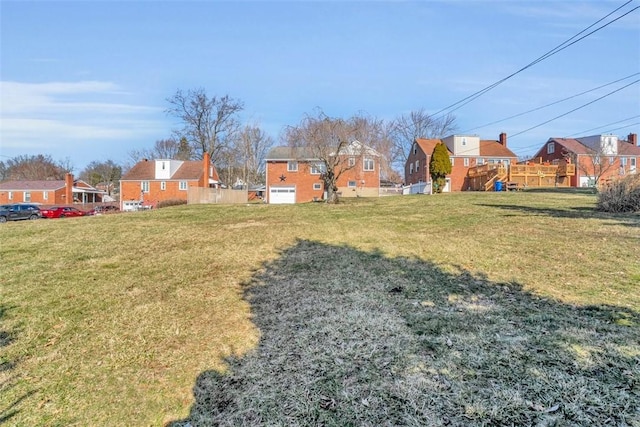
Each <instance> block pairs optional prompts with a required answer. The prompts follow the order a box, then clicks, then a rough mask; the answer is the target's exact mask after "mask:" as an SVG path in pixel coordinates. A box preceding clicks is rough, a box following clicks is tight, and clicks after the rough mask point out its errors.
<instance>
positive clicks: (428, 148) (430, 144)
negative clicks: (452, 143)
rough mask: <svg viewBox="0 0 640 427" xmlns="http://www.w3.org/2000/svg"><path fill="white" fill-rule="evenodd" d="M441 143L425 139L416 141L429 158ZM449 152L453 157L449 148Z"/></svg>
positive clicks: (437, 140)
mask: <svg viewBox="0 0 640 427" xmlns="http://www.w3.org/2000/svg"><path fill="white" fill-rule="evenodd" d="M440 142H442V141H441V140H439V139H423V138H418V139H416V143H417V144H418V146H419V147H420V149H421V150H422V151H423V152H424V153H425V154H426V155H427V156H430V155H431V154H432V153H433V149H434V148H436V145H438V143H440ZM447 151H449V155H450V156H452V155H453V153H452V152H451V150H449V149H448V148H447Z"/></svg>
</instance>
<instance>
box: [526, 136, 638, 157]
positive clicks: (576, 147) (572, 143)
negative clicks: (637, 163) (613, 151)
mask: <svg viewBox="0 0 640 427" xmlns="http://www.w3.org/2000/svg"><path fill="white" fill-rule="evenodd" d="M549 142H555V143H556V144H558V145H561V146H562V147H564V149H565V150H566V151H567V152H569V153H574V154H587V155H590V154H593V153H594V150H593V149H592V148H590V147H588V146H586V145H584V144H583V143H581V142H580V139H579V138H549V140H548V141H547V142H546V143H545V144H544V145H543V146H542V148H541V149H540V150H538V152H537V153H536V155H535V156H534V157H538V156H539V154H540V153H541V152H542V150H544V147H545V146H546V145H547V144H548V143H549ZM618 155H619V156H640V147H638V146H636V145H633V144H630V143H629V142H627V141H623V140H620V139H619V140H618Z"/></svg>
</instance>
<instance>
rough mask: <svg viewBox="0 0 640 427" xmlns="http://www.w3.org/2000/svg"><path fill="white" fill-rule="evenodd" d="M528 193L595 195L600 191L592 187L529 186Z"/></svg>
mask: <svg viewBox="0 0 640 427" xmlns="http://www.w3.org/2000/svg"><path fill="white" fill-rule="evenodd" d="M525 192H527V193H551V194H582V195H591V196H593V195H595V194H597V193H598V192H597V191H596V189H595V188H592V187H579V188H576V187H543V188H527V189H526V190H525Z"/></svg>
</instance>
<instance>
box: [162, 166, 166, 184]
mask: <svg viewBox="0 0 640 427" xmlns="http://www.w3.org/2000/svg"><path fill="white" fill-rule="evenodd" d="M165 167H166V166H165V162H162V170H164V169H165ZM163 190H164V188H163Z"/></svg>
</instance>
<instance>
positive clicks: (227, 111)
mask: <svg viewBox="0 0 640 427" xmlns="http://www.w3.org/2000/svg"><path fill="white" fill-rule="evenodd" d="M167 101H168V102H169V104H170V107H169V108H168V109H167V110H166V112H167V114H169V115H171V116H173V117H175V118H177V119H179V120H180V121H181V122H182V129H179V130H176V134H177V135H178V136H179V137H181V138H182V137H184V138H186V139H187V141H188V142H189V144H190V145H191V147H192V149H193V154H194V155H195V156H197V157H198V158H202V156H203V155H204V153H209V156H211V161H212V162H213V163H214V164H216V163H218V162H219V161H220V160H221V157H222V155H223V153H224V151H225V150H227V149H228V148H229V147H230V146H231V141H232V140H233V138H234V137H235V136H236V133H237V132H238V129H239V126H240V125H239V121H238V118H237V115H238V113H239V112H240V111H242V110H243V108H244V105H243V103H242V102H241V101H239V100H235V99H233V98H230V97H229V96H228V95H225V96H222V97H216V96H212V97H209V96H208V95H207V93H206V92H205V91H204V89H202V88H199V89H193V90H189V91H187V92H183V91H182V90H178V91H177V92H176V93H175V95H173V96H172V97H171V98H168V99H167Z"/></svg>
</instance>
